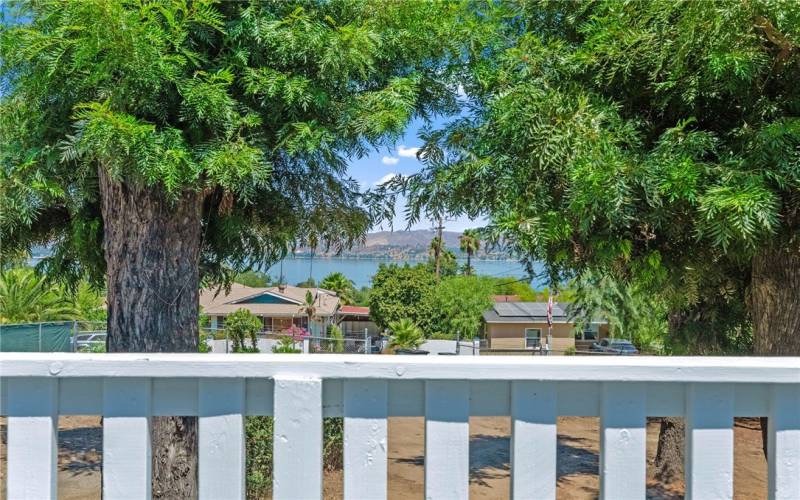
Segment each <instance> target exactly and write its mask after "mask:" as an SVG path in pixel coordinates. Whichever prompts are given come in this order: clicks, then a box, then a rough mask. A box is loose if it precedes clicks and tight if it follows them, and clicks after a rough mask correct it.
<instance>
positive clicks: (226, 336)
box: [225, 329, 228, 354]
mask: <svg viewBox="0 0 800 500" xmlns="http://www.w3.org/2000/svg"><path fill="white" fill-rule="evenodd" d="M225 354H228V330H227V329H226V330H225Z"/></svg>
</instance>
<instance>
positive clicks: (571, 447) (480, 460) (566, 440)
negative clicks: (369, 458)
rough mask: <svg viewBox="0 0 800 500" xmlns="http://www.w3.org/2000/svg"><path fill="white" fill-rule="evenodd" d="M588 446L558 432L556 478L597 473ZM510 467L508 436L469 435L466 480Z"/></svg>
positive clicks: (501, 473)
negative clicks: (467, 476) (467, 477)
mask: <svg viewBox="0 0 800 500" xmlns="http://www.w3.org/2000/svg"><path fill="white" fill-rule="evenodd" d="M590 446H591V441H590V440H588V439H583V438H576V437H572V436H568V435H564V434H559V435H558V459H557V462H556V468H557V475H558V479H559V480H561V478H563V477H565V476H570V475H574V474H593V475H597V474H598V472H599V467H600V459H599V456H598V454H597V453H596V452H594V451H592V450H591V449H590ZM394 462H395V463H401V464H410V465H415V466H419V467H422V466H424V465H425V457H424V456H415V457H409V458H397V459H394ZM510 470H511V439H510V438H509V437H508V436H493V435H485V434H479V435H475V436H470V440H469V472H470V482H472V483H477V484H480V485H483V486H487V485H488V483H487V481H488V480H491V479H502V478H506V477H508V476H509V473H510Z"/></svg>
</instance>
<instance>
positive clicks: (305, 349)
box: [303, 337, 311, 354]
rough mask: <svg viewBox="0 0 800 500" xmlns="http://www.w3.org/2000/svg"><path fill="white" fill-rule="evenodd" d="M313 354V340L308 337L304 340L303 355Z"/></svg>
mask: <svg viewBox="0 0 800 500" xmlns="http://www.w3.org/2000/svg"><path fill="white" fill-rule="evenodd" d="M309 352H311V339H310V338H308V337H304V338H303V354H308V353H309Z"/></svg>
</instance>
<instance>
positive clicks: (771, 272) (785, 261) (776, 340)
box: [750, 243, 800, 456]
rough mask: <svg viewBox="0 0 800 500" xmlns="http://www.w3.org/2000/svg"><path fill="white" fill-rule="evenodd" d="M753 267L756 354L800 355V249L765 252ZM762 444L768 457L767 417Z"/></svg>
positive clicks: (751, 306) (758, 256) (762, 422)
mask: <svg viewBox="0 0 800 500" xmlns="http://www.w3.org/2000/svg"><path fill="white" fill-rule="evenodd" d="M752 265H753V281H752V284H751V292H750V314H751V316H752V319H753V353H754V354H755V355H756V356H798V355H800V245H798V244H797V243H794V244H790V245H787V246H783V247H774V246H773V247H766V248H762V249H760V250H759V251H758V252H757V253H756V254H755V256H753V262H752ZM761 444H762V446H763V450H764V455H765V456H766V455H767V418H766V417H761Z"/></svg>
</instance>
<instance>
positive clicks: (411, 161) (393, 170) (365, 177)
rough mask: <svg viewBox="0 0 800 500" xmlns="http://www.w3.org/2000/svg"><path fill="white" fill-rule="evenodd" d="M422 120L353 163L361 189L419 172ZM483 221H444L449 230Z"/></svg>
mask: <svg viewBox="0 0 800 500" xmlns="http://www.w3.org/2000/svg"><path fill="white" fill-rule="evenodd" d="M445 121H447V119H445V118H442V119H438V120H435V121H434V122H433V123H432V125H433V126H434V127H437V126H440V125H442V124H443V123H444V122H445ZM423 125H424V122H423V120H414V121H412V122H411V123H410V124H409V126H408V128H407V129H406V133H405V135H404V136H403V137H402V138H401V139H400V140H398V141H397V144H396V145H395V146H394V147H392V148H385V149H381V150H378V151H373V152H372V153H371V154H369V155H368V156H366V157H364V158H361V159H358V160H353V161H351V162H350V165H349V167H348V172H349V174H350V176H351V177H352V178H353V179H355V180H357V181H358V182H359V183H361V186H362V189H367V188H370V187H373V186H375V185H377V184H378V183H380V182H383V181H386V180H388V179H389V178H390V177H392V176H394V175H398V174H399V175H409V174H414V173H416V172H419V171H420V170H421V169H422V164H421V163H420V162H419V161H418V160H417V157H416V153H417V148H419V147H420V146H421V145H422V141H421V140H420V139H419V138H418V137H417V133H418V132H419V130H420V129H421V128H422V127H423ZM404 208H405V200H404V199H400V200H398V203H397V206H396V207H395V214H396V216H395V219H394V230H395V231H401V230H405V229H406V225H407V224H406V221H405V218H404ZM433 224H434V221H431V220H420V221H419V222H418V223H417V224H414V225H413V226H412V227H411V229H430V228H431V227H433ZM483 224H484V221H483V220H481V219H478V220H474V221H471V220H470V219H468V218H467V217H459V218H452V219H447V220H446V221H445V223H444V226H445V230H446V231H459V232H460V231H463V230H464V229H467V228H472V227H479V226H482V225H483ZM388 229H389V225H388V224H386V223H384V224H383V225H382V226H378V227H374V228H373V229H372V231H381V230H388Z"/></svg>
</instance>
